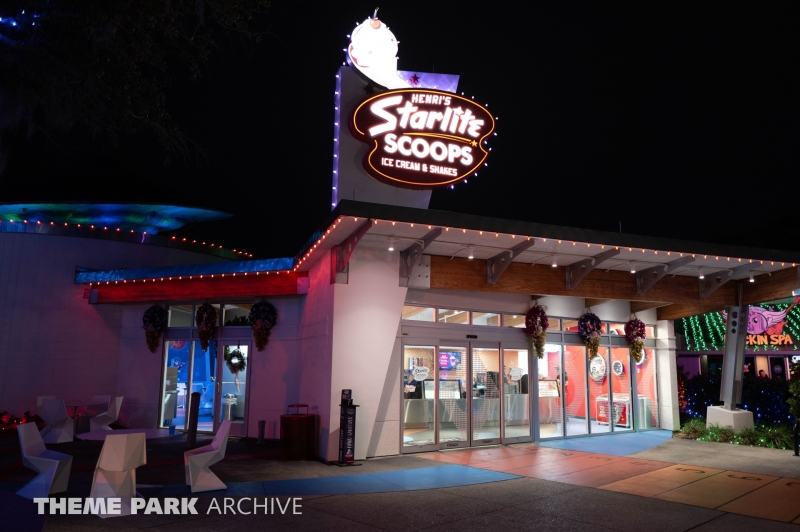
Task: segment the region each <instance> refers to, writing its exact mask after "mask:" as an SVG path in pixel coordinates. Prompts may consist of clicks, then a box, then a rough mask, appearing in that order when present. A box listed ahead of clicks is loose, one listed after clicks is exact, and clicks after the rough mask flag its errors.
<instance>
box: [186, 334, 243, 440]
mask: <svg viewBox="0 0 800 532" xmlns="http://www.w3.org/2000/svg"><path fill="white" fill-rule="evenodd" d="M219 344H220V345H219V349H218V356H217V357H216V367H217V371H216V375H217V376H218V377H217V379H216V381H215V397H214V409H213V416H214V432H216V431H217V428H218V427H219V424H220V423H221V422H222V421H225V420H229V421H230V422H231V431H230V435H231V436H247V374H248V373H249V371H248V370H249V362H250V358H249V356H250V351H251V349H250V347H251V346H250V342H241V341H235V342H225V341H221V342H219ZM198 430H199V426H198Z"/></svg>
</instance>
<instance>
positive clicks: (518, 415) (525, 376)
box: [502, 342, 536, 443]
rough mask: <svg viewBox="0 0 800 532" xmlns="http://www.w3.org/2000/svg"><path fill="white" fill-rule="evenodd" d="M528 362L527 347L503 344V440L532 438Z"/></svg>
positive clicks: (516, 440) (510, 441)
mask: <svg viewBox="0 0 800 532" xmlns="http://www.w3.org/2000/svg"><path fill="white" fill-rule="evenodd" d="M531 362H532V360H531V359H530V351H529V350H528V349H527V348H521V347H512V346H511V345H506V343H505V342H504V343H503V380H504V384H503V395H502V401H503V404H502V407H503V443H515V442H524V441H531V440H532V439H533V438H532V434H531V416H530V412H531V409H530V405H531V403H530V398H531V395H530V394H529V391H530V390H529V389H530V383H531V380H530V375H531V371H530V368H531V367H532V365H531ZM533 382H534V383H535V382H536V381H535V380H534V381H533Z"/></svg>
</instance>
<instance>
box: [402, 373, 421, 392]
mask: <svg viewBox="0 0 800 532" xmlns="http://www.w3.org/2000/svg"><path fill="white" fill-rule="evenodd" d="M404 381H405V382H404V385H405V398H406V399H422V383H421V382H420V381H418V380H416V379H414V371H413V370H411V371H408V372H407V373H406V374H405V379H404Z"/></svg>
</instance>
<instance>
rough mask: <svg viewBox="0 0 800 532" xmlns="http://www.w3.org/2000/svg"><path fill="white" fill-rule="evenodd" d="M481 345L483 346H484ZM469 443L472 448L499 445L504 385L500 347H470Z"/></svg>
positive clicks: (473, 345)
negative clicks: (470, 399) (470, 401)
mask: <svg viewBox="0 0 800 532" xmlns="http://www.w3.org/2000/svg"><path fill="white" fill-rule="evenodd" d="M484 345H485V347H484ZM470 353H471V356H470V371H471V377H472V405H471V408H470V412H471V413H472V418H471V430H470V434H471V441H470V444H471V445H472V446H475V445H491V444H496V443H500V406H501V397H502V392H503V385H504V384H505V382H506V379H505V375H504V371H503V367H502V366H501V364H500V346H499V345H497V344H494V345H491V344H482V345H479V344H475V343H473V344H471V346H470Z"/></svg>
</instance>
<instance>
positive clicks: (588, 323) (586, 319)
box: [578, 310, 601, 358]
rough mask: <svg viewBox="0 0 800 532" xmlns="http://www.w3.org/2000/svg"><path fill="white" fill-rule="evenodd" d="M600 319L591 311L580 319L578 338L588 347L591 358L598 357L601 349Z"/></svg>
mask: <svg viewBox="0 0 800 532" xmlns="http://www.w3.org/2000/svg"><path fill="white" fill-rule="evenodd" d="M600 330H601V329H600V318H598V317H597V316H596V315H595V314H594V313H593V312H592V311H591V310H590V311H589V312H587V313H586V314H584V315H583V316H581V317H580V318H578V336H580V338H581V342H583V345H585V346H586V350H587V355H588V356H589V358H592V357H594V356H597V349H598V348H599V347H600Z"/></svg>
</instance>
